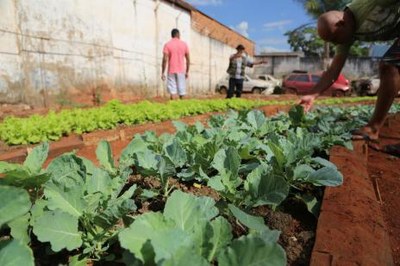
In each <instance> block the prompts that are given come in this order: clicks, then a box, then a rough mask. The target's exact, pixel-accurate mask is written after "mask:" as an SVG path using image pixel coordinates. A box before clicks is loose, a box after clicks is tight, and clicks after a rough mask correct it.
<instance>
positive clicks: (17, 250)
mask: <svg viewBox="0 0 400 266" xmlns="http://www.w3.org/2000/svg"><path fill="white" fill-rule="evenodd" d="M0 265H1V266H21V265H24V266H33V265H35V264H34V258H33V253H32V250H31V249H30V248H29V247H28V246H27V245H26V244H23V243H21V242H19V241H18V240H0Z"/></svg>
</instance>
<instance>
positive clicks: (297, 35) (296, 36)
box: [285, 24, 369, 58]
mask: <svg viewBox="0 0 400 266" xmlns="http://www.w3.org/2000/svg"><path fill="white" fill-rule="evenodd" d="M285 35H286V36H288V43H289V45H290V47H291V48H292V50H293V51H295V52H299V51H301V52H303V53H304V55H305V56H318V57H321V58H323V57H324V54H325V52H326V51H325V47H324V45H325V43H324V41H323V40H322V39H321V38H320V37H319V36H318V34H317V29H316V27H315V25H313V24H306V25H302V26H300V27H299V28H296V29H294V30H292V31H288V32H286V33H285ZM368 52H369V48H368V46H367V45H365V43H362V42H359V41H356V42H354V44H353V45H352V47H351V49H350V55H351V56H368ZM333 55H334V49H329V54H328V58H329V57H331V56H333Z"/></svg>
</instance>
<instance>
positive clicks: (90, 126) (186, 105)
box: [0, 98, 366, 145]
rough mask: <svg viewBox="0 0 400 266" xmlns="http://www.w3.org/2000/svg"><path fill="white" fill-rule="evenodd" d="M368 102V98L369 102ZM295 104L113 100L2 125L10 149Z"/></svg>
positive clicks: (1, 132)
mask: <svg viewBox="0 0 400 266" xmlns="http://www.w3.org/2000/svg"><path fill="white" fill-rule="evenodd" d="M365 99H366V98H364V100H365ZM360 100H362V98H355V99H352V98H349V99H340V101H341V102H347V101H360ZM293 103H294V102H293V101H263V100H257V101H251V100H246V99H242V98H234V99H229V100H222V99H221V100H196V99H190V100H181V101H170V102H168V103H165V104H162V103H153V102H149V101H143V102H140V103H137V104H129V105H125V104H122V103H121V102H119V101H117V100H112V101H110V102H108V103H107V104H105V105H104V106H102V107H97V108H91V109H78V108H76V109H69V110H68V109H67V110H62V111H61V112H59V113H56V112H53V111H51V112H49V113H48V114H47V115H45V116H40V115H32V116H30V117H27V118H17V117H12V116H11V117H6V118H5V119H4V120H3V121H2V122H1V123H0V140H2V141H4V142H6V143H7V144H8V145H18V144H28V143H40V142H44V141H54V140H58V139H60V138H61V137H63V136H66V135H69V134H71V133H76V134H82V133H85V132H92V131H94V130H97V129H112V128H115V127H117V126H119V125H122V124H124V125H135V124H142V123H148V122H160V121H164V120H168V119H179V118H181V117H183V116H189V115H197V114H203V113H208V112H222V111H227V110H229V109H234V110H249V109H252V108H256V107H259V106H265V105H290V104H293Z"/></svg>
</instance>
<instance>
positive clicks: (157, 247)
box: [118, 212, 194, 264]
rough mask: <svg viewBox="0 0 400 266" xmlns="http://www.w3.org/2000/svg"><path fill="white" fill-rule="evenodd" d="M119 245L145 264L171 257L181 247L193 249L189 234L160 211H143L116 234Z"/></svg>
mask: <svg viewBox="0 0 400 266" xmlns="http://www.w3.org/2000/svg"><path fill="white" fill-rule="evenodd" d="M118 237H119V240H120V243H121V246H122V247H123V248H126V249H128V250H129V251H131V252H132V253H133V254H134V255H135V257H136V258H138V259H140V260H141V261H142V262H144V263H145V264H152V263H154V262H156V263H159V262H161V261H162V260H166V259H171V258H173V257H174V255H175V254H176V253H177V252H179V251H180V250H182V249H185V250H191V249H193V245H194V243H193V241H192V240H191V239H190V237H189V235H188V234H187V233H185V232H184V231H182V230H181V229H179V228H177V227H176V226H175V223H174V222H173V221H172V220H169V219H166V218H165V217H164V216H163V215H162V214H161V213H151V212H150V213H145V214H143V215H141V216H139V217H138V218H137V219H136V220H135V221H134V222H133V223H132V224H131V225H130V226H129V228H128V229H125V230H124V231H122V232H121V233H119V235H118Z"/></svg>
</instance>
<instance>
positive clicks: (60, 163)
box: [47, 154, 86, 188]
mask: <svg viewBox="0 0 400 266" xmlns="http://www.w3.org/2000/svg"><path fill="white" fill-rule="evenodd" d="M47 171H48V172H49V173H51V179H50V182H52V183H55V184H58V185H61V186H65V187H67V188H70V187H73V186H75V185H79V186H83V185H84V182H85V177H86V174H85V173H86V171H85V165H84V163H83V162H82V160H81V159H80V158H78V157H76V156H75V155H74V154H64V155H61V156H59V157H57V158H56V159H54V160H53V161H52V162H51V163H50V165H49V166H48V167H47Z"/></svg>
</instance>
